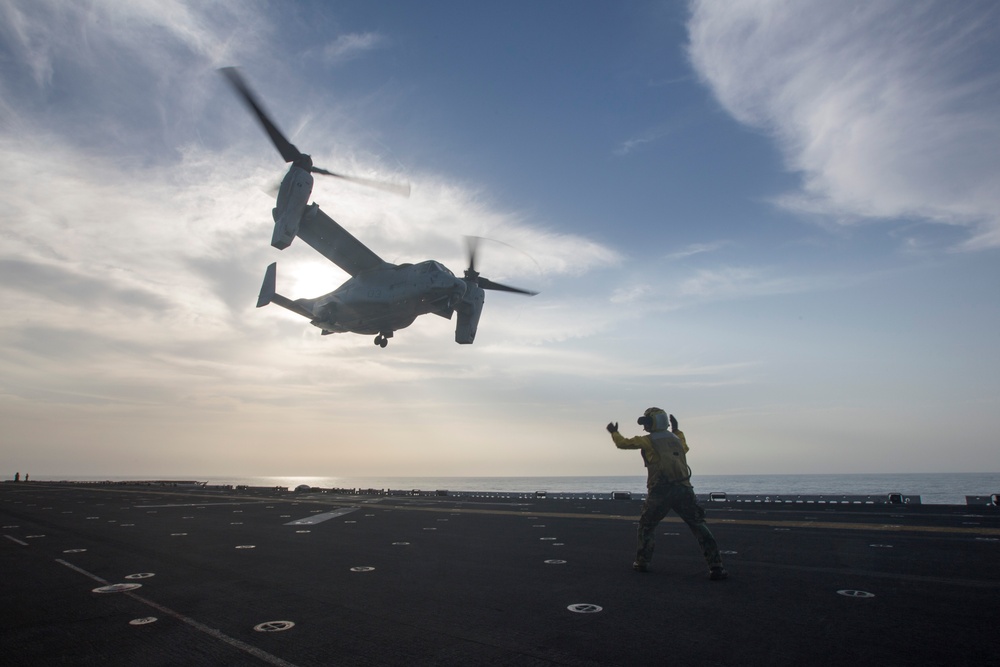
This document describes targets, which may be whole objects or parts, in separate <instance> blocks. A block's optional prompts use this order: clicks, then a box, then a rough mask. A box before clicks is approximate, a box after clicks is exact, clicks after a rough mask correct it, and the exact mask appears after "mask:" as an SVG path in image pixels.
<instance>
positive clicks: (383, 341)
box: [375, 334, 389, 347]
mask: <svg viewBox="0 0 1000 667" xmlns="http://www.w3.org/2000/svg"><path fill="white" fill-rule="evenodd" d="M375 344H376V345H378V346H379V347H385V346H386V345H388V344H389V340H388V339H387V338H386V337H385V336H383V335H382V334H379V335H377V336H375Z"/></svg>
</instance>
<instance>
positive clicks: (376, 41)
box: [323, 32, 388, 64]
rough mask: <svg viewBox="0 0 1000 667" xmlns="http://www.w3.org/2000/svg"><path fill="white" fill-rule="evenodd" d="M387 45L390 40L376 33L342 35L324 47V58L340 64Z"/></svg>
mask: <svg viewBox="0 0 1000 667" xmlns="http://www.w3.org/2000/svg"><path fill="white" fill-rule="evenodd" d="M387 43H388V39H386V37H385V36H384V35H381V34H379V33H375V32H365V33H351V34H347V35H340V36H339V37H337V38H336V39H335V40H333V41H332V42H330V43H329V44H327V45H326V46H325V47H323V57H324V59H325V60H326V61H327V62H329V63H331V64H339V63H343V62H346V61H348V60H351V59H353V58H357V57H358V56H360V55H362V54H363V53H366V52H368V51H372V50H373V49H377V48H380V47H382V46H384V45H385V44H387Z"/></svg>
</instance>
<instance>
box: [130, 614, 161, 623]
mask: <svg viewBox="0 0 1000 667" xmlns="http://www.w3.org/2000/svg"><path fill="white" fill-rule="evenodd" d="M156 621H157V618H156V617H155V616H147V617H146V618H133V619H132V620H131V621H129V622H128V624H129V625H148V624H150V623H156Z"/></svg>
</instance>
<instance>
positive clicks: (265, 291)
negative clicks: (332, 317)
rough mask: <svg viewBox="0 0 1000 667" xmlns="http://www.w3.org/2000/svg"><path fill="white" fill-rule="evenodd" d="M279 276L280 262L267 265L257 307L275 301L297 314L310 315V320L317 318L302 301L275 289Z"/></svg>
mask: <svg viewBox="0 0 1000 667" xmlns="http://www.w3.org/2000/svg"><path fill="white" fill-rule="evenodd" d="M277 278H278V263H277V262H272V263H271V265H270V266H268V267H267V271H266V272H265V273H264V282H263V283H262V284H261V286H260V294H259V295H258V296H257V307H258V308H262V307H264V306H266V305H267V304H269V303H275V304H278V305H279V306H281V307H282V308H286V309H288V310H290V311H292V312H293V313H295V314H296V315H301V316H302V317H308V318H309V319H310V320H312V319H314V318H315V315H313V312H312V311H311V310H309V309H308V308H306V307H305V306H304V305H303V304H302V303H300V302H298V301H292V300H291V299H289V298H288V297H284V296H282V295H280V294H278V292H277V290H276V289H275V285H276V283H277Z"/></svg>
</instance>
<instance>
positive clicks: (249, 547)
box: [236, 544, 257, 549]
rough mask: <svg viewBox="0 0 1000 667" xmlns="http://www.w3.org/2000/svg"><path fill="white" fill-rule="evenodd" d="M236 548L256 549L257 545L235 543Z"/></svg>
mask: <svg viewBox="0 0 1000 667" xmlns="http://www.w3.org/2000/svg"><path fill="white" fill-rule="evenodd" d="M236 548H237V549H256V548H257V545H255V544H240V545H237V547H236Z"/></svg>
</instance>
